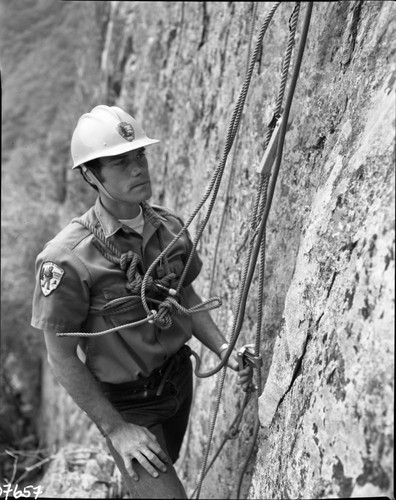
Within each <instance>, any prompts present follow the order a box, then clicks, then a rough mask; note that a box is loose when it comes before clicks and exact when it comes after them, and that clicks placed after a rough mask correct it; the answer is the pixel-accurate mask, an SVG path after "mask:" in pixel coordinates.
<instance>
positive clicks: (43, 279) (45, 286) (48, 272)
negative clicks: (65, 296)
mask: <svg viewBox="0 0 396 500" xmlns="http://www.w3.org/2000/svg"><path fill="white" fill-rule="evenodd" d="M64 274H65V271H64V270H63V269H62V268H61V267H60V266H58V265H57V264H55V263H54V262H50V261H47V262H43V265H42V266H41V271H40V285H41V291H42V292H43V294H44V295H45V296H46V297H47V295H49V294H50V293H51V292H53V291H54V290H56V289H57V288H58V286H59V283H60V282H61V279H62V278H63V275H64Z"/></svg>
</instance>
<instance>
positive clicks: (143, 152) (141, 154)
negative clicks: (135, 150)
mask: <svg viewBox="0 0 396 500" xmlns="http://www.w3.org/2000/svg"><path fill="white" fill-rule="evenodd" d="M137 156H138V158H146V153H145V151H142V152H141V153H139V154H138V155H137Z"/></svg>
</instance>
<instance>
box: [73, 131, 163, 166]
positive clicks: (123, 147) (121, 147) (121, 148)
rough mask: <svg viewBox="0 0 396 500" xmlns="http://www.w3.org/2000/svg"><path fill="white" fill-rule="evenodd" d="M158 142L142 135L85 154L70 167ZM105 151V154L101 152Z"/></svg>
mask: <svg viewBox="0 0 396 500" xmlns="http://www.w3.org/2000/svg"><path fill="white" fill-rule="evenodd" d="M158 142H160V141H159V140H158V139H151V138H150V137H142V138H141V139H137V140H134V141H132V142H126V143H125V144H117V146H114V147H112V148H108V150H105V151H102V152H101V154H100V155H98V153H92V154H91V155H87V156H86V157H85V158H83V159H82V160H79V161H76V162H74V165H73V167H72V169H74V168H77V167H81V165H83V164H84V163H86V162H87V161H91V160H95V159H97V158H105V157H107V156H117V155H122V154H123V153H127V152H128V151H133V150H134V149H139V148H145V147H146V146H151V145H152V144H157V143H158ZM103 153H105V154H103Z"/></svg>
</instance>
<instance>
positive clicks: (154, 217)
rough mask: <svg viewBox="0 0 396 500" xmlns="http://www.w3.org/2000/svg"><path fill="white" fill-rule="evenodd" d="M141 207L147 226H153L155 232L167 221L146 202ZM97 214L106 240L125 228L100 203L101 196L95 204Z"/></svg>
mask: <svg viewBox="0 0 396 500" xmlns="http://www.w3.org/2000/svg"><path fill="white" fill-rule="evenodd" d="M141 207H142V209H143V216H144V220H145V224H147V223H148V224H150V225H151V226H153V230H154V232H155V231H156V230H157V229H158V227H159V226H160V225H161V224H162V223H163V222H164V221H166V219H165V218H164V217H162V216H161V215H160V214H158V213H157V212H155V210H154V209H153V208H152V207H151V206H150V205H149V204H148V203H147V202H146V201H144V202H143V203H141ZM94 210H95V214H96V217H97V218H98V221H99V223H100V225H101V226H102V229H103V234H104V235H105V238H106V239H107V238H110V237H111V236H113V235H114V234H115V233H116V232H117V231H118V230H120V229H122V228H123V225H122V223H121V222H120V221H119V220H117V219H116V218H115V217H114V216H113V215H112V214H111V213H110V212H109V211H108V210H107V209H106V208H105V207H104V206H103V205H102V202H101V201H100V198H99V196H98V197H97V199H96V202H95V207H94Z"/></svg>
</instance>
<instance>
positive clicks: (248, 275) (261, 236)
mask: <svg viewBox="0 0 396 500" xmlns="http://www.w3.org/2000/svg"><path fill="white" fill-rule="evenodd" d="M298 11H299V4H296V7H295V10H294V11H293V14H292V16H291V26H290V36H289V42H288V48H287V51H286V55H285V59H284V64H283V73H282V79H281V88H280V91H279V95H278V99H277V105H276V110H275V113H274V116H276V115H277V114H280V106H281V103H282V100H283V93H284V89H285V83H286V78H287V71H288V69H286V68H288V66H289V63H290V56H291V50H292V47H293V44H294V35H295V29H296V23H297V18H298ZM311 12H312V2H310V3H309V4H308V7H307V12H306V16H305V20H304V25H303V29H302V35H301V40H300V45H299V51H298V55H297V58H296V63H295V67H294V70H293V76H292V80H291V84H290V90H289V93H288V97H287V102H286V106H285V112H284V117H285V118H284V121H283V128H282V129H281V134H280V139H279V144H278V152H277V157H276V165H275V168H274V170H275V174H274V177H273V179H272V183H271V189H270V196H269V198H268V200H267V188H268V180H269V175H270V172H266V173H265V175H264V176H262V177H261V181H262V182H260V187H259V189H258V196H257V199H256V203H255V208H254V214H255V213H256V211H257V207H258V206H260V210H259V211H258V212H259V213H262V210H264V214H263V217H262V220H261V223H260V224H259V225H258V227H257V228H256V229H255V224H252V230H254V229H255V230H254V236H257V240H256V245H255V247H254V249H253V256H252V259H251V260H250V264H249V266H248V267H245V270H246V272H245V273H244V276H243V280H242V286H241V294H240V296H239V298H240V301H239V304H238V313H237V319H236V321H235V323H234V326H235V324H236V327H235V329H234V330H233V334H235V333H236V331H238V334H239V332H240V328H241V325H242V321H243V316H244V309H245V304H246V299H247V294H248V291H249V288H250V284H251V280H252V277H253V271H254V268H255V262H256V261H257V256H258V252H259V251H261V258H260V277H259V296H261V297H262V295H263V283H264V266H265V229H266V221H267V219H268V213H269V210H270V207H271V203H272V198H273V193H274V188H275V184H276V178H277V175H278V172H279V167H280V163H281V157H282V152H283V143H284V138H285V133H286V126H287V119H288V115H289V112H290V108H291V103H292V99H293V95H294V90H295V85H296V82H297V78H298V74H299V69H300V65H301V60H302V56H303V52H304V48H305V42H306V37H307V33H308V27H309V22H310V17H311ZM274 126H275V124H274ZM274 126H273V127H272V129H269V130H268V133H267V137H266V145H265V148H266V147H267V146H268V143H269V140H270V137H271V134H272V131H273V128H274ZM254 214H253V215H254ZM252 220H254V217H252ZM250 243H251V244H250V249H249V253H251V252H252V243H253V238H252V239H251V241H250ZM248 260H249V256H248V258H247V262H248ZM262 304H263V300H262V298H261V299H260V298H259V309H260V310H259V315H258V319H259V321H258V322H257V332H256V343H255V355H256V356H259V352H260V335H261V323H262V321H261V319H262ZM241 305H242V307H241ZM236 336H237V335H236ZM233 340H234V342H231V344H232V345H231V344H230V347H229V351H230V352H231V351H232V348H233V346H234V345H235V342H236V338H234V339H233ZM213 371H214V370H213ZM257 375H258V391H257V392H256V397H255V398H254V399H255V407H256V408H255V409H256V419H255V423H254V431H253V439H252V444H251V448H250V451H249V454H248V456H247V459H246V461H245V463H244V465H243V468H242V473H241V476H240V480H239V482H238V492H237V498H240V489H241V486H242V479H243V476H244V474H245V472H246V469H247V464H248V462H249V461H250V458H251V455H252V453H253V451H254V446H255V442H256V439H257V435H258V431H259V421H258V417H257V413H258V396H259V394H261V374H260V370H258V374H257ZM219 400H220V394H219V395H218V401H219ZM247 403H248V400H247V399H245V401H244V403H243V405H242V408H243V409H244V408H245V407H246V405H247ZM217 411H218V405H217V406H216V408H215V412H214V415H213V418H212V428H213V427H214V422H215V420H216V415H217ZM212 435H213V432H212V433H211V434H210V436H209V439H208V445H207V450H206V457H205V459H204V464H203V467H202V471H201V478H200V482H199V485H198V487H197V488H196V490H195V491H198V494H197V497H196V498H199V493H200V489H201V485H202V481H203V478H204V476H205V475H206V473H207V471H208V469H209V468H210V467H211V465H212V464H213V462H214V459H213V460H212V462H211V464H210V465H209V467H208V468H207V469H206V465H205V464H206V460H207V457H208V453H209V447H210V442H211V439H212ZM226 439H227V435H226V437H225V440H226ZM223 446H224V442H223V443H222V445H221V448H222V447H223ZM217 455H218V452H217V453H216V455H215V457H217ZM194 494H195V492H194Z"/></svg>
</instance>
